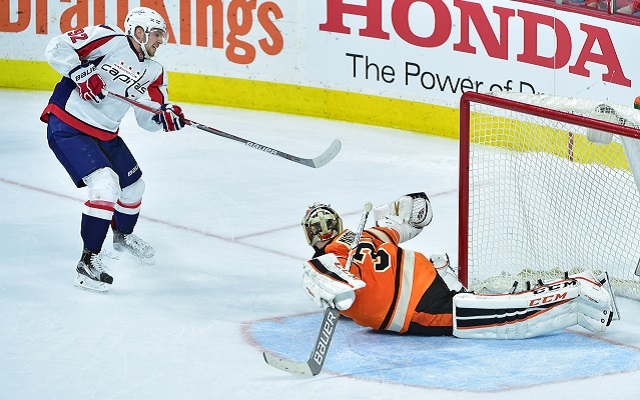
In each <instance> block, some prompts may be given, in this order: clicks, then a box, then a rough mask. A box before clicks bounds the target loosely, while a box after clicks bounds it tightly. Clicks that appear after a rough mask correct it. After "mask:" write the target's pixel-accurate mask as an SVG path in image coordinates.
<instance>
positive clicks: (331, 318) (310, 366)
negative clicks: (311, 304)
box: [262, 202, 373, 376]
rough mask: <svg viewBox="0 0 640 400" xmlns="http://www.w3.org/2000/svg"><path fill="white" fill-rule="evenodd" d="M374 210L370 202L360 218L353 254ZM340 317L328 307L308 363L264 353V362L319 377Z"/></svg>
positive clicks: (351, 259)
mask: <svg viewBox="0 0 640 400" xmlns="http://www.w3.org/2000/svg"><path fill="white" fill-rule="evenodd" d="M372 208H373V204H371V203H369V202H367V203H366V204H365V205H364V212H363V213H362V217H361V218H360V223H359V224H358V231H357V232H356V237H355V239H354V241H353V245H352V246H351V250H352V251H351V253H353V250H355V249H356V248H357V247H358V244H359V243H360V238H361V237H362V232H363V231H364V226H365V224H366V223H367V218H368V217H369V213H370V212H371V209H372ZM352 261H353V257H352V254H350V255H349V259H348V260H347V264H346V266H345V269H346V270H347V271H348V270H349V268H350V267H351V262H352ZM339 316H340V311H338V310H337V309H336V308H334V307H327V308H326V309H325V310H324V317H323V318H322V325H321V326H320V332H319V333H318V338H317V339H316V343H315V346H314V347H313V350H312V351H311V354H310V355H309V359H308V360H307V361H306V362H295V361H290V360H286V359H284V358H281V357H276V356H274V355H272V354H268V353H265V352H263V353H262V356H263V357H264V361H265V362H266V363H267V364H269V365H271V366H272V367H275V368H278V369H279V370H282V371H285V372H290V373H292V374H299V375H305V376H316V375H318V374H319V373H320V371H322V367H323V365H324V361H325V360H326V358H327V352H328V351H329V345H330V344H331V339H333V334H334V333H335V331H336V325H337V324H338V317H339Z"/></svg>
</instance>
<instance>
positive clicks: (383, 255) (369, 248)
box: [353, 242, 391, 272]
mask: <svg viewBox="0 0 640 400" xmlns="http://www.w3.org/2000/svg"><path fill="white" fill-rule="evenodd" d="M367 256H369V257H371V262H372V263H373V269H374V270H375V271H376V272H384V271H386V270H388V269H389V267H391V256H390V255H389V253H387V252H386V250H384V249H378V251H376V248H375V247H373V244H371V243H367V242H364V243H360V244H359V245H358V250H357V251H356V253H355V254H354V255H353V259H354V260H355V261H357V262H358V263H360V264H362V262H363V261H364V259H365V257H367Z"/></svg>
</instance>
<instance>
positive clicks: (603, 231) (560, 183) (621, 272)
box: [458, 92, 640, 300]
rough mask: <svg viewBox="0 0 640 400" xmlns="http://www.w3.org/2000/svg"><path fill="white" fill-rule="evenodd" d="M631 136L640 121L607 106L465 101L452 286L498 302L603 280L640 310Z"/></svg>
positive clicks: (526, 98)
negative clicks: (494, 296)
mask: <svg viewBox="0 0 640 400" xmlns="http://www.w3.org/2000/svg"><path fill="white" fill-rule="evenodd" d="M639 127H640V111H638V110H635V109H633V108H632V107H627V106H622V105H618V104H613V103H609V102H600V101H591V100H584V99H576V98H569V97H559V96H551V95H542V94H521V93H510V92H498V93H485V94H482V93H476V92H467V93H465V94H464V95H463V96H462V98H461V101H460V181H459V187H460V192H459V205H460V211H459V246H458V263H459V270H458V274H459V278H460V280H461V281H462V282H463V283H464V284H465V285H466V286H467V287H469V288H470V289H471V290H476V291H488V292H506V291H508V290H509V289H510V288H511V286H512V285H513V282H514V281H518V282H519V283H520V285H521V286H520V287H523V286H524V285H525V282H526V281H530V282H531V283H532V284H534V283H535V282H536V281H537V280H538V279H543V280H546V279H554V278H558V277H561V276H562V274H563V273H564V271H568V272H569V273H576V272H579V271H582V270H591V271H593V272H595V273H596V274H598V273H601V272H605V271H606V272H608V274H609V276H610V278H611V283H612V286H613V288H614V290H615V292H616V293H617V294H619V295H622V296H625V297H630V298H635V299H639V300H640V277H639V276H637V275H636V274H635V272H636V269H637V268H638V266H639V264H640V195H639V194H638V193H639V190H638V188H639V187H640V179H639V178H640V144H639V140H638V139H640V130H639V129H638V128H639ZM633 170H635V171H636V174H635V176H634V174H633V173H632V171H633Z"/></svg>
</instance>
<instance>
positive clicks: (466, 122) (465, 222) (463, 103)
mask: <svg viewBox="0 0 640 400" xmlns="http://www.w3.org/2000/svg"><path fill="white" fill-rule="evenodd" d="M473 103H480V104H484V105H488V106H493V107H498V108H503V109H507V110H510V111H515V112H521V113H526V114H531V115H535V116H539V117H543V118H547V119H553V120H557V121H560V122H565V123H570V124H574V125H579V126H583V127H586V128H592V129H597V130H601V131H605V132H609V133H613V134H622V135H624V136H628V137H632V138H635V139H640V131H639V130H638V129H636V128H633V127H629V126H624V125H618V124H615V123H610V122H605V121H602V120H599V119H593V118H589V117H585V116H581V115H576V114H571V113H568V112H564V111H558V110H553V109H550V108H545V107H541V106H537V105H532V104H526V103H522V102H519V101H516V100H511V99H507V98H502V97H497V96H493V95H491V94H486V93H478V92H465V93H464V94H463V95H462V96H461V98H460V153H459V154H460V163H459V166H460V170H459V193H458V195H459V201H458V203H459V216H458V267H459V269H458V278H459V279H460V281H461V282H462V284H463V285H464V286H465V287H468V285H469V258H468V257H469V250H468V242H469V151H470V142H469V137H470V121H471V106H472V104H473ZM639 207H640V204H639Z"/></svg>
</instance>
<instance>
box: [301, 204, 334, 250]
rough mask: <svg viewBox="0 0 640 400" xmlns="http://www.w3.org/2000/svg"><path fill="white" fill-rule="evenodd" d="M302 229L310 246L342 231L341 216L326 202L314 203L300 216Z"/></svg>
mask: <svg viewBox="0 0 640 400" xmlns="http://www.w3.org/2000/svg"><path fill="white" fill-rule="evenodd" d="M302 230H303V231H304V235H305V237H306V238H307V243H309V245H310V246H315V244H316V243H318V242H319V241H323V240H329V239H331V238H334V237H336V236H337V235H338V234H339V233H340V232H342V218H340V216H339V215H338V213H337V212H336V211H335V210H334V209H333V208H331V207H329V205H328V204H322V203H314V204H313V205H312V206H311V207H309V209H308V210H307V213H306V214H305V215H304V218H302Z"/></svg>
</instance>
